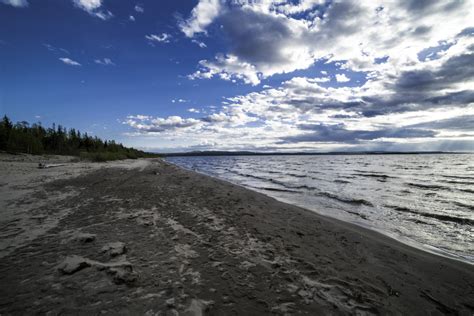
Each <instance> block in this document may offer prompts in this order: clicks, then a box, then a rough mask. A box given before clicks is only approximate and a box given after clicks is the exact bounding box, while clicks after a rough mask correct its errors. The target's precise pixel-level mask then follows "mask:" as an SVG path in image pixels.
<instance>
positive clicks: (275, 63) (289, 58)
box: [180, 0, 474, 84]
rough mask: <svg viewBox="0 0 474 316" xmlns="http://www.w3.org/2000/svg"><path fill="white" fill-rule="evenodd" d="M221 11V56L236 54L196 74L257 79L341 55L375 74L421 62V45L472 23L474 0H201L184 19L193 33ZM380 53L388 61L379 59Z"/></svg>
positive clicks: (341, 58)
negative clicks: (224, 44)
mask: <svg viewBox="0 0 474 316" xmlns="http://www.w3.org/2000/svg"><path fill="white" fill-rule="evenodd" d="M322 3H324V5H322V6H317V5H318V4H322ZM303 13H304V14H303ZM217 19H218V21H219V25H221V28H220V30H221V32H222V34H223V35H224V36H226V37H227V38H228V42H229V43H231V46H229V47H228V49H227V51H224V52H223V53H222V54H221V56H233V57H234V58H232V59H227V58H226V59H225V61H226V62H222V61H223V59H222V58H219V57H217V59H218V60H217V61H216V60H215V59H212V58H209V59H207V60H205V61H201V62H200V66H201V68H200V69H199V77H200V78H210V77H214V76H218V77H221V78H223V79H227V78H229V77H234V78H241V79H242V80H243V81H245V82H247V83H251V84H255V82H256V80H255V78H260V79H263V78H267V77H269V76H272V75H274V74H281V73H289V72H293V71H295V70H299V69H307V68H308V67H310V66H311V65H313V64H314V63H315V62H317V61H320V60H328V61H343V62H342V63H341V65H342V66H343V67H344V68H345V69H347V70H356V71H370V72H373V75H376V74H377V73H379V72H381V71H383V72H387V71H392V72H395V73H396V72H397V71H399V68H400V67H408V66H410V65H411V66H413V65H416V64H417V63H420V60H418V56H417V54H418V53H419V52H420V51H421V50H423V49H426V48H428V47H436V46H437V45H439V43H440V42H442V41H452V40H453V39H454V37H455V36H456V35H457V34H458V33H460V32H461V31H462V30H463V29H466V28H468V27H471V26H472V22H471V21H473V20H474V2H472V1H457V2H453V1H449V0H440V1H421V2H420V1H415V0H412V1H391V0H386V1H385V0H378V1H375V2H374V1H372V2H370V1H356V0H347V1H331V2H329V1H311V0H307V1H299V2H289V1H263V0H262V1H251V0H238V1H237V0H235V1H203V0H201V1H199V3H198V4H197V6H196V7H195V8H194V9H193V11H192V12H191V15H190V17H189V18H188V19H187V20H186V21H184V22H181V23H180V27H181V30H182V31H183V32H184V33H185V35H186V36H187V37H191V38H192V37H194V36H195V35H196V34H199V33H206V30H207V28H208V27H209V25H211V24H212V23H213V22H214V21H216V20H217ZM441 20H442V21H443V23H439V21H441ZM382 57H387V58H388V60H387V62H385V63H377V62H376V60H377V59H379V58H382ZM231 63H235V64H236V65H231ZM242 64H246V65H249V66H246V67H241V65H242ZM203 65H206V66H207V67H202V66H203ZM249 69H253V70H252V72H249ZM230 70H232V71H230ZM249 75H251V77H252V78H254V79H250V78H248V76H249ZM191 78H197V76H196V75H193V76H191Z"/></svg>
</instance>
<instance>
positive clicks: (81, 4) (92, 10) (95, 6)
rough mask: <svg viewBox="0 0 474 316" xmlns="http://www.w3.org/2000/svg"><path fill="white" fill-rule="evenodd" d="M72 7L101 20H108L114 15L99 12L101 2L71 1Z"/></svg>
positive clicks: (95, 0) (102, 11) (88, 0)
mask: <svg viewBox="0 0 474 316" xmlns="http://www.w3.org/2000/svg"><path fill="white" fill-rule="evenodd" d="M73 2H74V5H75V6H76V7H78V8H80V9H82V10H84V11H86V12H87V13H89V14H90V15H92V16H95V17H97V18H99V19H101V20H104V21H105V20H109V19H111V18H112V17H113V16H114V15H113V14H112V12H110V11H108V10H100V7H101V6H102V0H73Z"/></svg>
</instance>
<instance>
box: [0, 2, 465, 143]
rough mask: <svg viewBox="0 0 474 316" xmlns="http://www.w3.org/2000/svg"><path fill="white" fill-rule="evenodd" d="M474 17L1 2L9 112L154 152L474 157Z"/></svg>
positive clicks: (357, 8) (3, 88)
mask: <svg viewBox="0 0 474 316" xmlns="http://www.w3.org/2000/svg"><path fill="white" fill-rule="evenodd" d="M473 11H474V10H473V4H472V2H470V1H437V2H429V1H428V2H426V1H414V0H413V1H400V2H397V1H373V2H371V3H370V4H369V3H359V1H349V0H347V1H326V0H300V1H298V0H293V1H287V0H276V1H268V0H260V1H259V0H256V1H246V0H233V1H224V0H200V1H189V0H188V1H184V0H182V1H164V0H163V1H151V0H150V1H112V0H0V21H1V22H0V25H1V28H0V109H1V112H2V114H3V113H4V114H7V115H8V116H10V117H11V118H12V119H13V120H14V121H19V120H26V121H30V122H35V121H41V122H42V124H43V125H50V124H51V123H53V122H56V123H60V124H63V125H65V126H67V127H75V128H78V129H80V130H82V131H85V132H89V133H91V134H94V135H97V136H100V137H103V138H107V139H116V140H118V141H120V142H123V143H124V144H126V145H129V146H134V147H137V148H142V149H145V150H152V151H185V150H259V151H267V150H271V151H274V150H282V151H294V150H308V151H329V150H469V151H472V150H474V127H473V126H474V81H473V80H474V79H473V78H474V69H473V67H474V66H473V64H474V63H473V61H474V58H473V56H474V37H473V30H474V28H473V27H474V24H473V23H472V22H471V21H474V12H473ZM440 19H442V20H443V21H445V22H444V23H443V24H442V25H441V24H440V23H438V21H439V20H440Z"/></svg>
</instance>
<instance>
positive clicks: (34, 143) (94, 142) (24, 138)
mask: <svg viewBox="0 0 474 316" xmlns="http://www.w3.org/2000/svg"><path fill="white" fill-rule="evenodd" d="M0 150H2V151H7V152H10V153H27V154H33V155H41V154H54V155H71V156H79V157H81V158H83V159H90V160H94V161H107V160H119V159H127V158H130V159H136V158H142V157H154V156H156V155H155V154H150V153H145V152H143V151H141V150H137V149H134V148H127V147H125V146H123V145H122V144H119V143H116V142H115V141H113V140H109V141H107V140H105V141H103V140H102V139H100V138H98V137H96V136H94V137H92V136H89V135H88V134H87V133H81V132H80V131H79V130H76V129H74V128H71V129H69V130H68V129H67V128H65V127H63V126H61V125H57V126H56V124H54V123H53V125H52V127H49V128H44V127H43V126H41V123H34V124H31V125H30V124H29V123H28V122H26V121H21V122H17V123H16V124H13V122H12V121H11V120H10V119H9V118H8V117H7V116H6V115H5V116H4V117H3V119H2V120H1V122H0Z"/></svg>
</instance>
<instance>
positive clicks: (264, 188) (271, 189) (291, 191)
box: [252, 187, 298, 193]
mask: <svg viewBox="0 0 474 316" xmlns="http://www.w3.org/2000/svg"><path fill="white" fill-rule="evenodd" d="M252 188H254V189H260V190H265V191H275V192H287V193H298V191H293V190H288V189H278V188H270V187H252Z"/></svg>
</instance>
